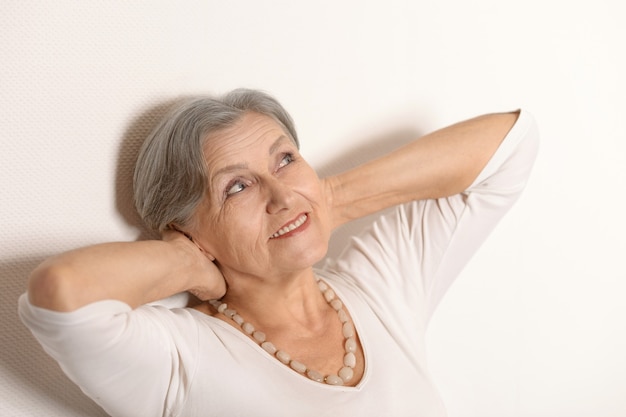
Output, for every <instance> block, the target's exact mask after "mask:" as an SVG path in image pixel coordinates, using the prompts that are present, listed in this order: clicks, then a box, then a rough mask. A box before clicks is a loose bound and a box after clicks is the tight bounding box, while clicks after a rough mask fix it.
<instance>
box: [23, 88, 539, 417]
mask: <svg viewBox="0 0 626 417" xmlns="http://www.w3.org/2000/svg"><path fill="white" fill-rule="evenodd" d="M536 149H537V131H536V127H535V124H534V122H533V119H532V117H531V116H530V115H529V114H528V113H526V112H524V111H518V112H512V113H502V114H491V115H485V116H481V117H477V118H474V119H471V120H467V121H464V122H461V123H458V124H455V125H453V126H450V127H447V128H444V129H442V130H439V131H437V132H434V133H431V134H429V135H426V136H424V137H422V138H420V139H418V140H416V141H414V142H412V143H410V144H408V145H406V146H405V147H403V148H400V149H398V150H397V151H395V152H392V153H391V154H389V155H388V156H386V157H384V158H381V159H378V160H375V161H372V162H370V163H368V164H365V165H363V166H361V167H358V168H356V169H353V170H350V171H348V172H345V173H343V174H340V175H337V176H334V177H330V178H326V179H322V180H320V179H319V178H318V176H317V175H316V173H315V171H314V170H313V169H312V168H311V166H309V165H308V164H307V162H306V160H305V159H304V158H303V157H302V155H300V153H299V152H298V138H297V135H296V131H295V129H294V126H293V123H292V120H291V118H290V117H289V115H288V114H287V112H286V111H285V110H284V109H283V108H282V107H281V106H280V104H279V103H278V102H277V101H276V100H274V99H273V98H272V97H270V96H268V95H266V94H264V93H261V92H258V91H251V90H236V91H234V92H231V93H229V94H227V95H226V96H224V97H222V98H220V99H213V98H196V99H192V100H189V101H187V102H185V103H184V104H182V105H181V106H180V107H179V108H177V109H176V110H175V111H174V112H173V113H172V114H171V115H170V116H169V117H167V118H166V119H165V120H164V121H163V122H162V123H161V124H160V126H159V127H158V128H157V129H156V130H155V131H154V132H153V133H152V135H151V136H150V138H148V140H147V141H146V143H145V145H144V147H143V149H142V151H141V155H140V157H139V160H138V163H137V168H136V172H135V200H136V206H137V209H138V211H139V213H140V214H141V216H142V218H143V219H144V221H145V223H146V224H147V225H148V226H149V227H150V228H152V229H153V230H155V231H158V232H160V233H161V234H162V236H163V239H162V240H152V241H138V242H127V243H105V244H101V245H96V246H92V247H87V248H82V249H77V250H75V251H71V252H68V253H64V254H61V255H59V256H57V257H54V258H51V259H49V260H47V261H45V262H44V263H43V264H42V265H40V266H39V267H38V268H37V269H36V270H35V271H34V272H33V273H32V276H31V278H30V281H29V286H28V292H27V293H26V294H24V295H23V296H22V297H21V298H20V301H19V312H20V315H21V317H22V320H23V321H24V323H25V324H26V325H27V326H28V327H29V328H30V329H31V331H32V332H33V334H34V335H35V336H36V338H37V339H38V340H39V342H40V343H41V344H42V345H43V347H44V349H45V350H46V352H48V353H49V354H50V355H51V356H52V357H54V358H55V359H56V360H57V361H58V362H59V363H60V365H61V367H62V368H63V370H64V371H65V373H66V374H67V375H68V376H69V377H70V378H71V379H72V381H74V382H75V383H76V384H78V385H79V386H80V387H81V388H82V390H83V391H84V392H85V393H86V394H87V395H88V396H90V397H91V398H92V399H93V400H94V401H96V402H97V403H98V404H100V405H101V406H102V407H103V408H104V409H105V410H106V411H107V412H108V413H110V414H111V415H114V416H209V415H210V416H283V415H284V416H299V417H301V416H316V417H319V416H320V415H338V416H382V415H387V416H443V415H445V411H444V407H443V405H442V403H441V400H440V398H439V396H438V394H437V392H436V390H435V388H434V387H433V383H432V381H431V378H430V376H429V373H428V371H427V368H426V359H425V341H424V334H425V331H426V326H427V323H428V321H429V318H430V317H431V315H432V313H433V310H434V309H435V307H436V305H437V303H438V302H439V300H440V299H441V297H442V296H443V294H444V292H445V291H446V289H447V288H448V287H449V285H450V284H451V282H452V281H453V279H454V278H455V277H456V276H457V275H458V273H459V272H460V271H461V269H462V268H463V266H464V265H465V264H466V263H467V261H468V260H469V259H470V257H471V256H472V254H473V253H474V252H475V251H476V249H477V248H478V246H479V245H480V243H481V242H482V241H483V240H484V239H485V238H486V236H487V235H488V234H489V232H490V231H491V230H492V229H493V227H494V226H495V224H496V223H497V222H498V220H499V219H500V218H501V217H502V216H503V214H504V213H505V212H506V211H507V209H508V208H509V207H510V206H511V205H512V204H513V202H514V201H515V200H516V198H517V197H518V196H519V194H520V192H521V191H522V188H523V187H524V184H525V182H526V179H527V177H528V175H529V172H530V169H531V166H532V163H533V160H534V157H535V154H536ZM391 206H395V208H394V210H392V211H391V212H389V213H388V214H386V215H383V216H381V217H380V218H379V219H378V220H377V221H375V222H374V223H373V225H372V226H371V227H369V228H368V229H367V230H365V231H363V233H362V234H361V235H359V236H358V237H355V238H353V239H352V241H351V243H350V244H349V246H348V247H347V248H345V250H344V251H343V253H342V254H341V255H340V256H339V257H338V258H337V259H334V260H328V261H327V262H326V263H325V266H324V267H323V268H321V269H314V267H313V266H314V265H315V264H317V263H318V262H319V261H320V260H322V259H323V258H324V257H325V255H326V251H327V247H328V241H329V238H330V235H331V232H332V231H333V229H335V228H337V227H338V226H340V225H342V224H344V223H346V222H348V221H350V220H353V219H356V218H359V217H362V216H365V215H368V214H371V213H374V212H377V211H379V210H381V209H385V208H388V207H391ZM185 291H187V292H191V293H193V294H194V295H195V296H196V297H197V298H198V299H199V300H200V301H201V302H200V303H198V304H197V305H195V306H193V307H186V308H167V307H165V306H163V305H159V304H155V303H153V302H154V301H157V300H161V299H164V298H166V297H169V296H172V295H173V294H177V293H181V292H185Z"/></svg>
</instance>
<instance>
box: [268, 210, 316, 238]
mask: <svg viewBox="0 0 626 417" xmlns="http://www.w3.org/2000/svg"><path fill="white" fill-rule="evenodd" d="M307 218H308V216H307V214H302V215H300V217H298V218H297V219H296V221H295V222H293V223H291V224H288V225H286V226H284V227H283V228H281V229H280V230H279V231H277V232H276V233H274V234H273V235H272V236H270V239H275V238H277V237H281V236H282V235H284V234H286V233H289V232H293V231H294V230H296V229H297V228H298V227H300V226H302V225H303V224H304V222H306V219H307Z"/></svg>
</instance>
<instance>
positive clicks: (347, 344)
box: [209, 277, 357, 385]
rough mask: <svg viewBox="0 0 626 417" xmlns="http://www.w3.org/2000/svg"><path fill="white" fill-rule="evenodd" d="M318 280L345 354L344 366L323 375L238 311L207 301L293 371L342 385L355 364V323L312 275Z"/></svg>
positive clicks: (339, 301) (321, 380)
mask: <svg viewBox="0 0 626 417" xmlns="http://www.w3.org/2000/svg"><path fill="white" fill-rule="evenodd" d="M315 279H316V281H317V286H318V288H319V289H320V291H321V292H322V295H323V296H324V299H325V300H326V302H327V303H328V304H329V305H330V306H331V307H332V308H333V309H334V310H335V311H336V312H337V317H339V321H340V322H341V324H342V331H343V337H344V339H345V340H344V343H343V346H344V351H345V354H344V357H343V365H344V366H343V367H342V368H341V369H340V370H339V372H338V373H337V374H336V375H335V374H331V375H326V376H324V375H322V374H321V373H319V372H317V371H315V370H313V369H310V368H309V367H307V366H306V365H305V364H303V363H302V362H298V361H296V360H295V359H291V356H290V355H289V354H288V353H287V352H285V351H284V350H280V349H278V348H276V346H274V344H273V343H272V342H269V341H267V340H266V339H265V333H263V332H261V331H259V330H256V329H255V328H254V326H253V325H252V324H250V323H248V322H247V321H245V320H244V319H243V317H241V316H240V315H239V314H238V313H237V311H235V310H234V309H232V308H229V307H228V305H227V304H226V303H223V302H221V301H219V300H211V301H209V303H210V304H211V305H212V306H213V307H215V309H216V310H217V311H218V312H219V313H221V314H223V315H224V316H226V317H228V318H229V319H231V320H232V321H234V322H235V323H237V325H239V327H241V330H242V331H243V332H244V333H245V334H247V335H248V336H250V337H251V338H252V340H254V341H255V342H256V343H258V344H259V345H260V346H261V347H262V348H263V350H265V351H266V352H267V353H269V354H270V355H272V356H274V357H276V359H278V360H279V361H280V362H282V363H283V364H285V365H287V366H289V367H290V368H291V369H293V370H294V371H296V372H298V373H301V374H303V375H306V376H307V377H309V378H310V379H312V380H313V381H316V382H320V383H326V384H329V385H344V384H345V383H347V382H349V381H350V380H351V379H352V378H353V377H354V367H355V366H356V355H355V352H356V349H357V343H356V332H355V329H354V325H353V324H352V323H351V322H350V318H349V317H348V314H347V313H346V311H345V310H344V309H343V303H342V302H341V300H339V299H338V298H336V297H335V291H333V289H332V288H330V287H329V286H328V285H327V284H326V283H325V282H324V281H322V280H320V279H319V278H317V277H316V278H315Z"/></svg>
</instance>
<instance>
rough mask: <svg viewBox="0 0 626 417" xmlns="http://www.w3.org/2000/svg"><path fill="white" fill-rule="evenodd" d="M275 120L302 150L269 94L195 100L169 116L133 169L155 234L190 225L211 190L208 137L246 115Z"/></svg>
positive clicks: (243, 92) (140, 205)
mask: <svg viewBox="0 0 626 417" xmlns="http://www.w3.org/2000/svg"><path fill="white" fill-rule="evenodd" d="M247 112H256V113H260V114H263V115H266V116H269V117H271V118H273V119H274V120H275V121H276V122H277V123H278V124H279V125H281V127H282V128H283V130H284V131H285V133H287V134H288V135H289V136H290V138H291V140H292V141H293V142H294V143H295V144H296V146H298V147H299V142H298V136H297V134H296V130H295V128H294V124H293V120H292V119H291V116H289V113H287V111H286V110H285V109H284V108H283V107H282V106H281V105H280V103H279V102H278V101H277V100H276V99H275V98H273V97H271V96H270V95H268V94H266V93H264V92H261V91H258V90H249V89H237V90H233V91H231V92H230V93H228V94H226V95H224V96H222V97H221V98H211V97H194V98H190V99H187V100H185V101H184V102H182V103H181V104H180V105H179V106H177V107H176V108H175V109H174V110H173V111H172V112H171V113H170V114H169V115H168V116H166V117H165V118H164V119H163V120H162V121H161V122H160V124H159V125H158V126H157V127H156V128H155V129H154V131H153V132H152V133H151V134H150V135H149V136H148V138H147V139H146V141H145V142H144V143H143V146H142V147H141V150H140V152H139V157H138V159H137V164H136V166H135V175H134V178H133V180H134V194H135V195H134V198H135V207H136V208H137V212H138V213H139V215H140V216H141V218H142V219H143V221H144V223H145V224H146V226H147V227H148V228H150V229H151V230H152V231H156V232H162V231H164V230H166V229H168V228H169V227H170V225H177V226H179V227H185V226H189V225H190V224H191V220H192V217H193V214H194V213H195V210H196V208H197V206H198V204H200V202H201V201H202V199H203V198H204V197H205V194H206V191H207V188H208V181H209V179H208V174H207V172H208V169H207V166H206V162H205V159H204V156H205V155H204V145H205V142H206V140H207V138H208V137H209V136H210V135H211V134H213V133H215V132H217V131H219V130H221V129H225V128H227V127H229V126H232V125H234V124H235V123H236V122H237V121H238V120H239V119H240V118H241V117H242V116H243V115H244V114H245V113H247Z"/></svg>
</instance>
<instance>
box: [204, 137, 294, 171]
mask: <svg viewBox="0 0 626 417" xmlns="http://www.w3.org/2000/svg"><path fill="white" fill-rule="evenodd" d="M285 141H288V142H290V141H291V139H289V138H288V137H287V136H285V135H280V136H279V138H278V139H276V140H275V141H274V143H272V146H270V149H269V151H268V154H269V155H272V154H273V153H275V152H276V151H277V150H278V148H279V147H280V146H281V145H282V144H283V143H284V142H285ZM246 168H248V164H233V165H227V166H225V167H222V168H220V169H218V170H217V171H215V174H213V177H218V176H219V175H222V174H226V173H229V172H232V171H237V170H240V169H246Z"/></svg>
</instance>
